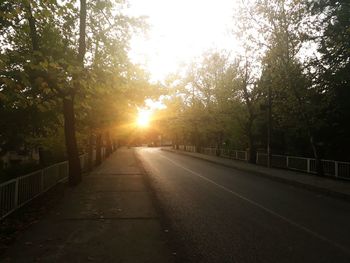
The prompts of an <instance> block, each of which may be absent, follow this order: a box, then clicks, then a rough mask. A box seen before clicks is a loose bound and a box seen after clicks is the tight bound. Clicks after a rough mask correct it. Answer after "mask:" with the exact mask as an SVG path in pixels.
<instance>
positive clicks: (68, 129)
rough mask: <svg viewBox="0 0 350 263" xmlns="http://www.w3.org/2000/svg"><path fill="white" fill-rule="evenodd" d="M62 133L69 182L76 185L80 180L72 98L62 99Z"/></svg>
mask: <svg viewBox="0 0 350 263" xmlns="http://www.w3.org/2000/svg"><path fill="white" fill-rule="evenodd" d="M63 115H64V133H65V140H66V149H67V155H68V163H69V184H70V185H77V184H78V183H79V182H80V181H81V167H80V160H79V152H78V146H77V140H76V137H75V117H74V104H73V98H70V99H67V98H64V99H63Z"/></svg>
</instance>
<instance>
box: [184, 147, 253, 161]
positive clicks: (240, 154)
mask: <svg viewBox="0 0 350 263" xmlns="http://www.w3.org/2000/svg"><path fill="white" fill-rule="evenodd" d="M179 150H182V151H187V152H196V147H195V146H191V145H179ZM199 152H200V153H203V154H206V155H213V156H222V157H225V158H230V159H235V160H242V161H247V160H248V152H247V151H237V150H232V149H226V148H225V149H220V150H219V149H218V148H216V147H201V148H200V151H199Z"/></svg>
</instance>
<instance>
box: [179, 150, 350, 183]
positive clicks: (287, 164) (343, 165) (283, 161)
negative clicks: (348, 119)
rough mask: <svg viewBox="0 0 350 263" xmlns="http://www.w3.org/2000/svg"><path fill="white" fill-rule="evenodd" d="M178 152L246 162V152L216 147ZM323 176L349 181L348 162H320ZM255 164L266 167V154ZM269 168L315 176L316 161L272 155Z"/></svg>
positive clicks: (259, 155) (257, 155) (349, 165)
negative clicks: (197, 153) (196, 153)
mask: <svg viewBox="0 0 350 263" xmlns="http://www.w3.org/2000/svg"><path fill="white" fill-rule="evenodd" d="M179 150H182V151H188V152H199V153H203V154H207V155H214V156H221V157H224V158H229V159H234V160H241V161H248V152H247V151H237V150H232V149H227V148H226V149H218V148H216V147H202V148H200V149H199V151H196V147H195V146H192V145H179ZM321 162H322V165H323V171H324V174H325V175H327V176H331V177H335V178H341V179H346V180H350V162H339V161H333V160H321ZM256 164H259V165H265V166H266V165H267V154H266V153H259V152H257V153H256ZM271 166H272V167H275V168H282V169H289V170H295V171H301V172H306V173H311V174H317V171H316V160H315V159H313V158H304V157H298V156H287V155H277V154H273V155H272V156H271Z"/></svg>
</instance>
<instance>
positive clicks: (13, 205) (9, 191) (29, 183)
mask: <svg viewBox="0 0 350 263" xmlns="http://www.w3.org/2000/svg"><path fill="white" fill-rule="evenodd" d="M105 157H106V149H105V148H102V151H101V158H102V160H103V159H105ZM79 159H80V166H81V169H82V171H83V172H86V171H87V170H88V168H89V167H88V154H83V155H81V156H80V157H79ZM92 160H93V162H95V161H96V151H95V150H94V151H93V159H92ZM67 179H68V161H64V162H61V163H57V164H54V165H51V166H49V167H45V168H43V169H41V170H38V171H35V172H32V173H30V174H27V175H23V176H20V177H17V178H14V179H12V180H9V181H6V182H4V183H2V184H0V220H1V219H3V218H5V217H6V216H8V215H9V214H11V213H12V212H14V211H15V210H17V209H18V208H20V207H22V206H23V205H25V204H26V203H28V202H29V201H31V200H33V199H34V198H35V197H37V196H39V195H40V194H43V193H44V192H46V191H47V190H49V189H50V188H52V187H53V186H55V185H56V184H58V183H59V182H63V181H65V180H67Z"/></svg>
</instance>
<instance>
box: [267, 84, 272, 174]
mask: <svg viewBox="0 0 350 263" xmlns="http://www.w3.org/2000/svg"><path fill="white" fill-rule="evenodd" d="M267 96H268V105H267V114H268V116H267V167H269V168H270V167H271V157H272V154H271V132H272V110H271V108H272V100H271V83H269V85H268V95H267Z"/></svg>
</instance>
